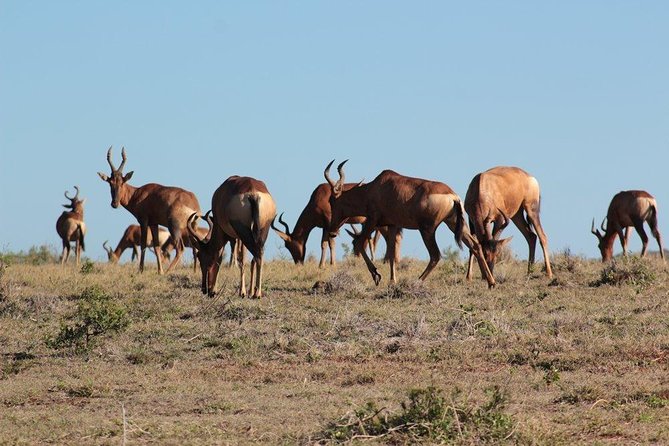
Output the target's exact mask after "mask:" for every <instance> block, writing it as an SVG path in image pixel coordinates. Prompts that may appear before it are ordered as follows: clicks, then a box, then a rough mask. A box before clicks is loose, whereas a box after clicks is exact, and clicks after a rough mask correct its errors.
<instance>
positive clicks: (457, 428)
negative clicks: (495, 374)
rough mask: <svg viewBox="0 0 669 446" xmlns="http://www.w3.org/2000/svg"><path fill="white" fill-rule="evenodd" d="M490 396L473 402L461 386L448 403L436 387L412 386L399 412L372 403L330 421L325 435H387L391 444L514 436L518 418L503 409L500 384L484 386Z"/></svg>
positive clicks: (478, 440)
mask: <svg viewBox="0 0 669 446" xmlns="http://www.w3.org/2000/svg"><path fill="white" fill-rule="evenodd" d="M486 394H487V396H488V400H487V401H486V402H485V403H484V404H482V405H480V406H477V405H474V404H471V403H470V402H469V401H467V400H466V399H465V398H464V397H463V396H462V392H461V391H460V390H459V389H455V390H454V391H453V392H452V394H451V398H450V401H447V400H446V398H444V397H443V396H442V392H441V390H439V389H437V388H435V387H427V388H423V389H412V390H410V391H409V394H408V397H407V399H406V400H405V401H403V402H402V403H401V404H400V410H399V411H398V412H397V413H389V412H388V411H387V410H386V408H385V407H382V408H378V406H377V405H376V404H375V403H373V402H368V403H367V404H365V405H364V406H363V407H361V408H359V409H356V410H354V411H353V412H352V413H349V414H347V415H346V416H344V417H342V418H340V419H339V420H337V421H335V422H333V423H330V424H329V425H328V426H327V428H326V429H325V431H324V432H323V433H322V435H321V437H322V439H324V440H331V441H335V442H342V443H343V442H349V441H354V440H356V439H364V438H384V440H386V441H388V442H390V443H393V444H408V443H414V442H418V441H428V442H440V443H441V442H443V443H453V442H456V441H460V442H463V443H464V442H467V443H485V442H494V443H498V442H501V441H504V440H509V439H510V438H511V437H512V436H513V432H514V426H515V421H514V419H513V417H512V416H511V415H509V414H507V413H506V412H505V407H506V396H505V395H504V394H503V393H502V392H501V391H500V389H499V387H496V386H495V387H491V388H488V389H486Z"/></svg>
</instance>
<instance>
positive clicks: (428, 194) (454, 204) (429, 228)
mask: <svg viewBox="0 0 669 446" xmlns="http://www.w3.org/2000/svg"><path fill="white" fill-rule="evenodd" d="M332 163H334V160H333V161H331V162H330V164H328V165H327V167H326V168H325V171H324V172H323V174H324V176H325V179H326V180H327V182H328V184H329V185H330V187H331V189H332V196H331V198H330V206H331V207H332V221H331V224H330V233H331V234H335V233H336V232H337V231H338V230H339V228H340V227H341V225H342V224H344V222H345V221H346V219H347V218H348V217H351V216H355V215H362V216H364V217H366V220H365V222H364V223H363V225H362V232H361V233H360V236H359V237H357V238H356V239H355V241H354V243H355V244H357V245H358V247H357V249H358V251H360V252H362V256H363V258H364V260H365V263H366V264H367V268H368V270H369V272H370V273H371V275H372V279H373V280H374V282H375V283H376V285H378V284H379V282H380V281H381V275H380V274H379V272H378V271H377V269H376V267H375V266H374V263H373V262H372V261H371V260H370V259H369V257H368V256H367V253H366V252H365V251H364V250H363V249H360V248H361V246H360V245H361V244H362V243H363V241H364V240H365V239H368V238H369V235H370V234H371V232H372V230H374V228H376V227H378V226H388V233H389V237H388V241H389V244H388V257H389V260H390V261H389V264H390V281H391V282H392V283H395V282H396V277H395V263H396V262H395V259H396V255H395V253H396V239H397V235H398V232H399V230H400V229H402V228H406V229H418V230H419V231H420V234H421V236H422V238H423V242H424V243H425V247H426V248H427V250H428V252H429V254H430V262H429V263H428V265H427V267H426V268H425V270H424V271H423V273H422V274H421V275H420V277H419V278H420V279H421V280H425V279H426V278H427V276H428V275H429V274H430V272H431V271H432V270H433V269H434V267H435V266H436V265H437V263H438V262H439V260H440V259H441V252H440V251H439V246H438V245H437V240H436V238H435V232H436V230H437V227H438V226H439V225H440V224H441V223H442V222H443V223H446V225H447V226H448V227H449V229H450V230H451V231H453V233H454V234H455V241H456V242H457V244H458V246H461V244H462V243H463V242H464V243H465V245H467V247H469V248H470V249H472V250H474V252H475V253H476V254H477V257H478V258H480V259H481V261H480V263H482V264H483V265H485V262H483V258H482V252H481V248H480V246H479V245H478V242H477V241H476V239H475V238H474V237H472V236H471V234H469V231H467V229H466V225H465V221H464V210H463V208H462V202H461V200H460V197H458V195H457V194H456V193H455V192H453V189H451V188H450V187H448V186H447V185H446V184H444V183H440V182H437V181H430V180H424V179H421V178H412V177H407V176H403V175H400V174H398V173H396V172H393V171H392V170H384V171H383V172H381V173H380V174H379V175H378V176H377V177H376V178H375V179H374V180H373V181H371V182H370V183H367V184H361V185H359V186H357V187H354V188H352V189H349V190H348V191H344V188H343V184H344V178H345V177H344V171H343V166H344V164H345V163H346V161H344V162H343V163H341V164H339V166H338V167H337V171H338V172H339V180H338V181H337V182H336V183H335V182H334V181H332V179H331V178H330V173H329V172H330V167H331V166H332ZM488 279H489V281H488V286H489V287H491V288H492V287H494V286H495V281H494V279H493V277H492V274H488Z"/></svg>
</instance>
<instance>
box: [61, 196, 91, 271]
mask: <svg viewBox="0 0 669 446" xmlns="http://www.w3.org/2000/svg"><path fill="white" fill-rule="evenodd" d="M74 189H75V190H76V191H77V193H76V194H75V195H74V197H70V196H69V195H67V191H65V198H67V199H68V200H70V203H69V204H64V205H63V207H64V208H66V209H69V211H64V212H63V213H62V214H60V217H58V220H57V221H56V232H58V235H59V236H60V238H61V240H62V241H63V253H62V254H61V256H60V263H61V265H63V264H65V262H67V259H68V258H69V257H70V249H71V248H70V242H75V253H76V264H77V266H79V261H80V259H81V251H85V250H86V246H85V244H84V236H85V235H86V223H84V202H85V201H86V199H85V198H84V199H83V200H80V199H79V187H78V186H74Z"/></svg>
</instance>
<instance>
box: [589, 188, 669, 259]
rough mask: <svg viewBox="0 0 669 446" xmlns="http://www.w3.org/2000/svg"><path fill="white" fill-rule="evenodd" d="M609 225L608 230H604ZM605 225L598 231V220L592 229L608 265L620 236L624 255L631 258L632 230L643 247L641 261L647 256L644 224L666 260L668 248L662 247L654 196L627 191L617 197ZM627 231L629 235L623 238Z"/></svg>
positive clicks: (610, 206)
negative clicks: (665, 255)
mask: <svg viewBox="0 0 669 446" xmlns="http://www.w3.org/2000/svg"><path fill="white" fill-rule="evenodd" d="M604 221H606V222H607V223H606V227H604ZM604 221H602V224H601V228H602V231H604V233H603V234H602V233H600V232H599V229H595V219H594V218H593V219H592V229H591V230H590V231H591V232H592V233H593V234H594V235H595V236H596V237H597V240H598V241H599V244H598V247H599V251H600V252H601V254H602V262H606V261H607V260H610V259H611V257H613V242H615V240H616V236H619V237H620V244H621V245H622V247H623V255H624V256H626V255H627V241H628V239H629V232H630V231H629V228H630V226H633V227H634V228H635V229H636V232H638V233H639V237H641V242H642V243H643V247H642V248H641V257H644V256H645V255H646V250H647V248H648V236H647V235H646V231H644V229H643V223H644V222H648V226H650V230H651V232H652V234H653V237H655V240H657V244H658V246H659V247H660V256H661V257H662V260H664V248H663V247H662V236H661V235H660V231H659V230H658V229H657V202H656V201H655V198H653V196H652V195H651V194H649V193H648V192H646V191H643V190H624V191H622V192H618V193H617V194H615V195H614V196H613V199H612V200H611V204H610V205H609V210H608V212H607V213H606V218H605V219H604ZM623 229H624V230H625V233H624V234H623Z"/></svg>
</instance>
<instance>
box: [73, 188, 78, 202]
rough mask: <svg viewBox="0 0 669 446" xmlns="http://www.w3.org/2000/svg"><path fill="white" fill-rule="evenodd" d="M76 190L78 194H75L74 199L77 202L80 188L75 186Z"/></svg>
mask: <svg viewBox="0 0 669 446" xmlns="http://www.w3.org/2000/svg"><path fill="white" fill-rule="evenodd" d="M74 188H75V189H76V191H77V193H76V194H75V196H74V198H73V199H74V200H76V199H78V198H79V186H74Z"/></svg>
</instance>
